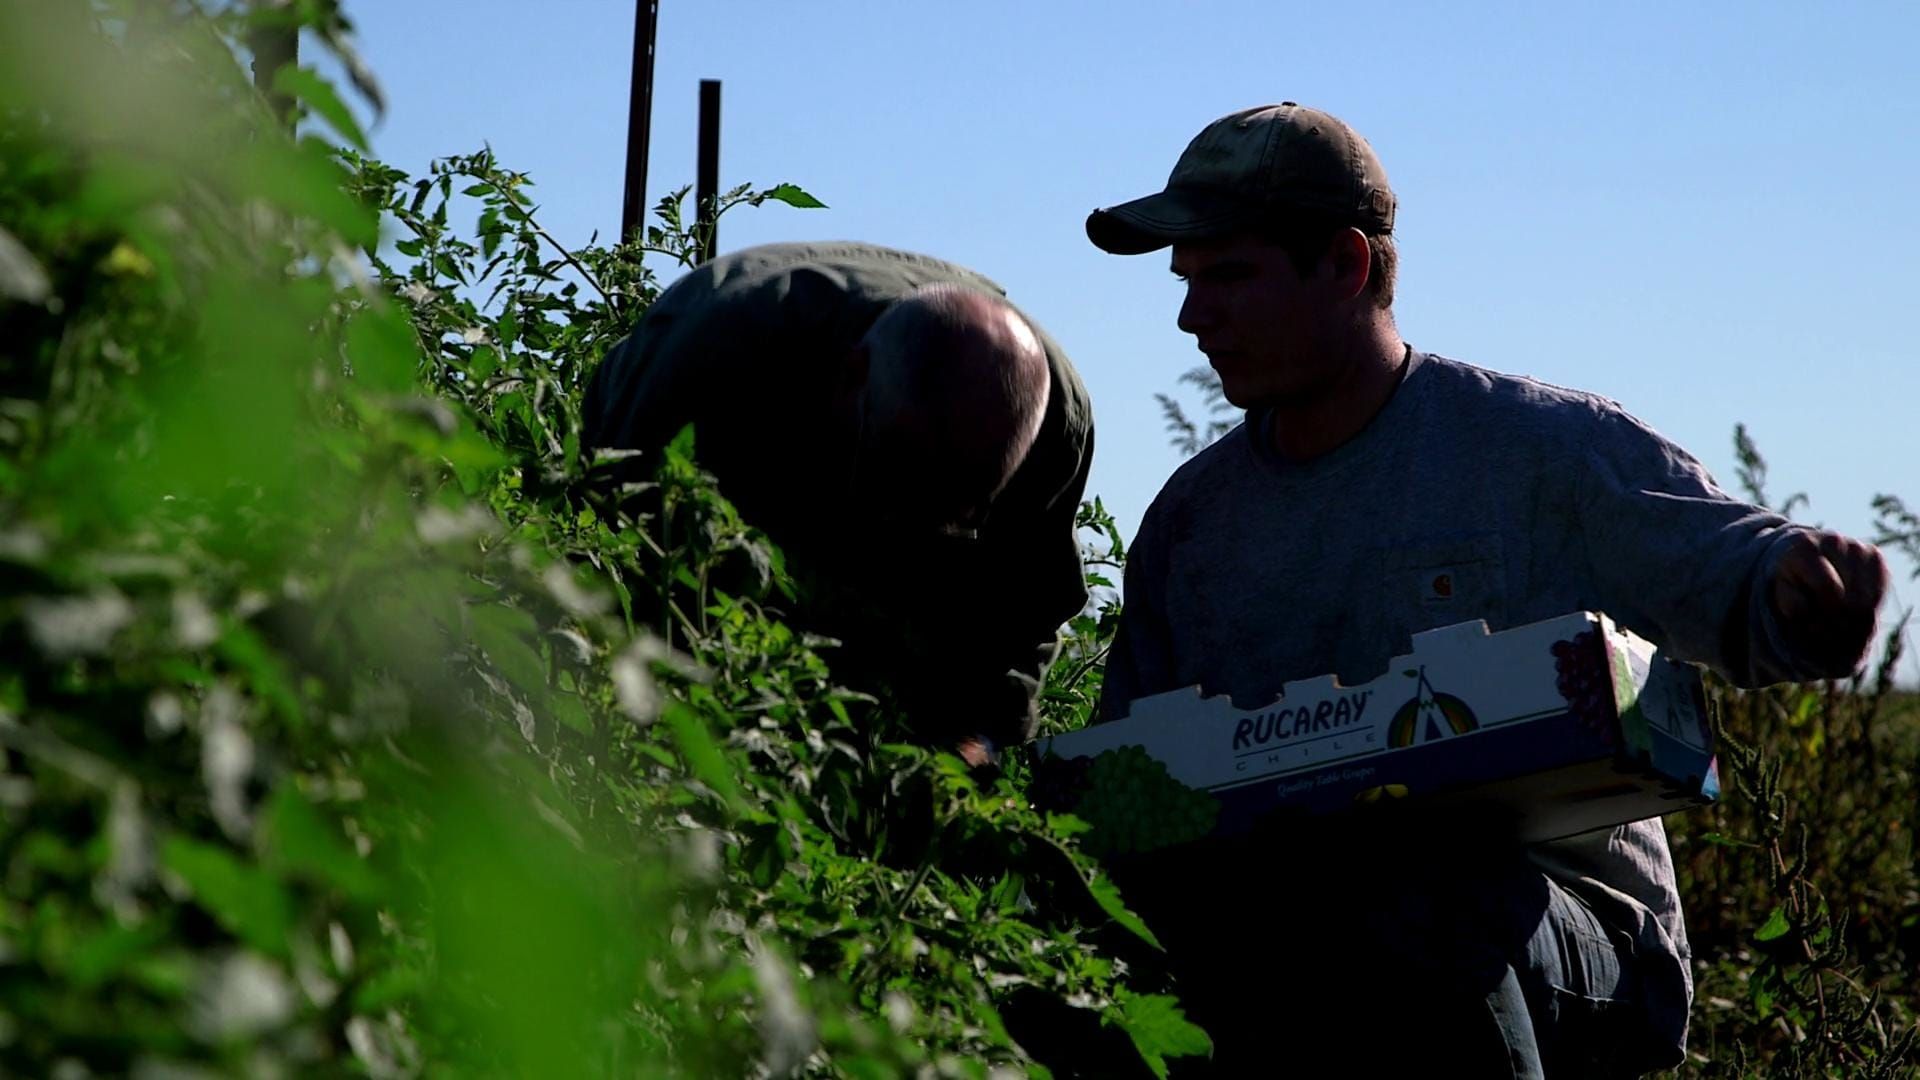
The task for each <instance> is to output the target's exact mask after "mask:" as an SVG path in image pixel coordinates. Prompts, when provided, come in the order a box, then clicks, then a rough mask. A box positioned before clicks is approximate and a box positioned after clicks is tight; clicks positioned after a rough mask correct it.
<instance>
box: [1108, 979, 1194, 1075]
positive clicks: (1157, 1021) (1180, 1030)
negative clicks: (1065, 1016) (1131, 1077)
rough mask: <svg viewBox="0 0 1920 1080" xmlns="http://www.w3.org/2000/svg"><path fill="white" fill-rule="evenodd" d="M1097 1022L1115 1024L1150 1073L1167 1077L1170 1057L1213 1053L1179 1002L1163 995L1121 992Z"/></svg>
mask: <svg viewBox="0 0 1920 1080" xmlns="http://www.w3.org/2000/svg"><path fill="white" fill-rule="evenodd" d="M1101 1019H1102V1020H1103V1021H1106V1022H1108V1023H1112V1024H1117V1025H1118V1026H1119V1027H1120V1030H1122V1031H1124V1032H1126V1033H1127V1038H1129V1039H1132V1040H1133V1048H1134V1049H1135V1050H1137V1051H1139V1052H1140V1059H1141V1060H1142V1061H1145V1062H1146V1063H1147V1067H1148V1068H1150V1069H1152V1070H1153V1074H1154V1075H1155V1076H1158V1077H1162V1078H1164V1077H1165V1076H1166V1075H1167V1059H1168V1058H1170V1057H1196V1056H1200V1055H1204V1054H1211V1053H1212V1052H1213V1040H1212V1039H1211V1038H1208V1037H1207V1033H1206V1031H1205V1030H1203V1029H1202V1028H1200V1027H1199V1026H1198V1025H1196V1024H1194V1023H1193V1022H1192V1021H1190V1020H1188V1019H1187V1017H1186V1014H1185V1013H1184V1012H1182V1011H1181V1009H1180V1002H1179V999H1177V998H1173V997H1169V996H1167V995H1165V994H1130V993H1127V992H1126V991H1124V990H1122V991H1121V992H1120V994H1119V995H1118V997H1117V998H1116V999H1115V1001H1114V1004H1113V1006H1112V1007H1110V1008H1108V1009H1107V1010H1106V1012H1105V1013H1104V1014H1102V1016H1101Z"/></svg>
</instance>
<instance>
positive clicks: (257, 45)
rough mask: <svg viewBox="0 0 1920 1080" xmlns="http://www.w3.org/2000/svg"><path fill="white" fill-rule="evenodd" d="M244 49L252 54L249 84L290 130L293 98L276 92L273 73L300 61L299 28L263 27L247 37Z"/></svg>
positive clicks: (293, 118)
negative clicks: (251, 74) (251, 80)
mask: <svg viewBox="0 0 1920 1080" xmlns="http://www.w3.org/2000/svg"><path fill="white" fill-rule="evenodd" d="M247 51H249V52H251V53H253V85H254V87H255V89H257V90H259V91H260V94H261V96H262V97H265V98H266V99H267V106H268V107H269V108H271V109H272V110H273V115H274V116H275V118H277V119H278V120H279V121H280V122H281V123H283V124H285V125H286V126H287V130H289V131H291V130H293V125H294V121H295V115H294V109H293V98H291V97H289V96H287V95H286V94H281V93H276V92H275V91H274V89H273V76H274V74H275V73H277V72H278V71H279V70H280V69H281V68H283V67H286V66H288V65H297V64H299V63H300V30H299V28H298V27H297V26H294V25H291V24H289V25H287V26H265V27H261V28H260V29H258V30H255V31H254V32H253V33H251V34H249V35H248V36H247Z"/></svg>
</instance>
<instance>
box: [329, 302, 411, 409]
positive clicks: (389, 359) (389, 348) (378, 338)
mask: <svg viewBox="0 0 1920 1080" xmlns="http://www.w3.org/2000/svg"><path fill="white" fill-rule="evenodd" d="M347 358H348V359H349V360H350V361H352V363H353V374H354V376H355V377H356V378H358V379H359V380H360V381H361V382H364V383H366V384H367V385H368V386H370V387H372V388H373V389H375V390H378V391H381V392H382V393H388V394H398V393H404V392H405V391H407V390H410V389H412V388H413V384H414V379H415V377H416V374H417V372H418V371H419V368H420V345H419V342H418V341H417V340H416V339H415V337H414V333H413V323H412V322H410V321H409V320H408V319H407V317H406V316H405V315H403V314H401V313H400V312H399V311H398V310H397V309H395V308H394V307H393V306H392V305H389V304H381V305H379V306H377V307H370V308H366V309H363V310H361V311H360V312H359V313H357V314H355V315H354V317H353V319H352V320H351V321H349V322H348V323H347Z"/></svg>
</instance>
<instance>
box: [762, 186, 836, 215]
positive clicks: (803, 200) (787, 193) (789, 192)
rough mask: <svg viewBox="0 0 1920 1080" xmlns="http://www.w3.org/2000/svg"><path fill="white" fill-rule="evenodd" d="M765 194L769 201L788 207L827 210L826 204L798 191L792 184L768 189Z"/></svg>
mask: <svg viewBox="0 0 1920 1080" xmlns="http://www.w3.org/2000/svg"><path fill="white" fill-rule="evenodd" d="M765 194H766V197H767V198H769V199H772V200H774V201H776V202H783V203H786V204H787V205H788V206H797V207H799V208H800V209H802V210H825V209H826V208H827V204H826V203H823V202H821V201H820V200H819V199H816V198H814V197H813V196H811V195H809V194H807V193H806V192H805V191H802V190H800V188H799V187H797V186H795V185H793V184H779V185H777V186H774V187H771V188H768V189H767V190H766V192H765Z"/></svg>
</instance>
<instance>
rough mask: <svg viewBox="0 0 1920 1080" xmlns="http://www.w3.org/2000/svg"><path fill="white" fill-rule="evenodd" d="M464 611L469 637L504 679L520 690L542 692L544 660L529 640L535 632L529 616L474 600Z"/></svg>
mask: <svg viewBox="0 0 1920 1080" xmlns="http://www.w3.org/2000/svg"><path fill="white" fill-rule="evenodd" d="M468 612H469V613H470V615H471V623H472V626H473V640H474V641H475V642H476V643H478V644H479V646H480V647H481V648H482V649H485V650H486V653H487V659H488V660H490V661H492V662H493V666H494V667H496V668H498V669H499V671H500V673H501V674H502V675H505V676H506V677H507V681H508V682H510V683H512V684H513V685H514V686H515V687H517V688H518V689H520V690H522V691H526V692H529V693H533V692H544V691H545V690H546V686H547V662H546V661H545V660H544V659H542V658H541V656H540V654H539V652H537V651H536V650H535V649H534V647H533V646H532V645H531V644H530V643H529V640H530V639H531V638H533V637H534V636H535V635H536V634H538V633H539V627H538V626H537V625H536V624H535V623H534V620H533V616H531V615H529V614H527V613H526V612H524V611H521V610H519V609H518V608H510V607H503V606H502V605H499V604H476V605H474V606H473V607H471V608H469V609H468Z"/></svg>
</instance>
